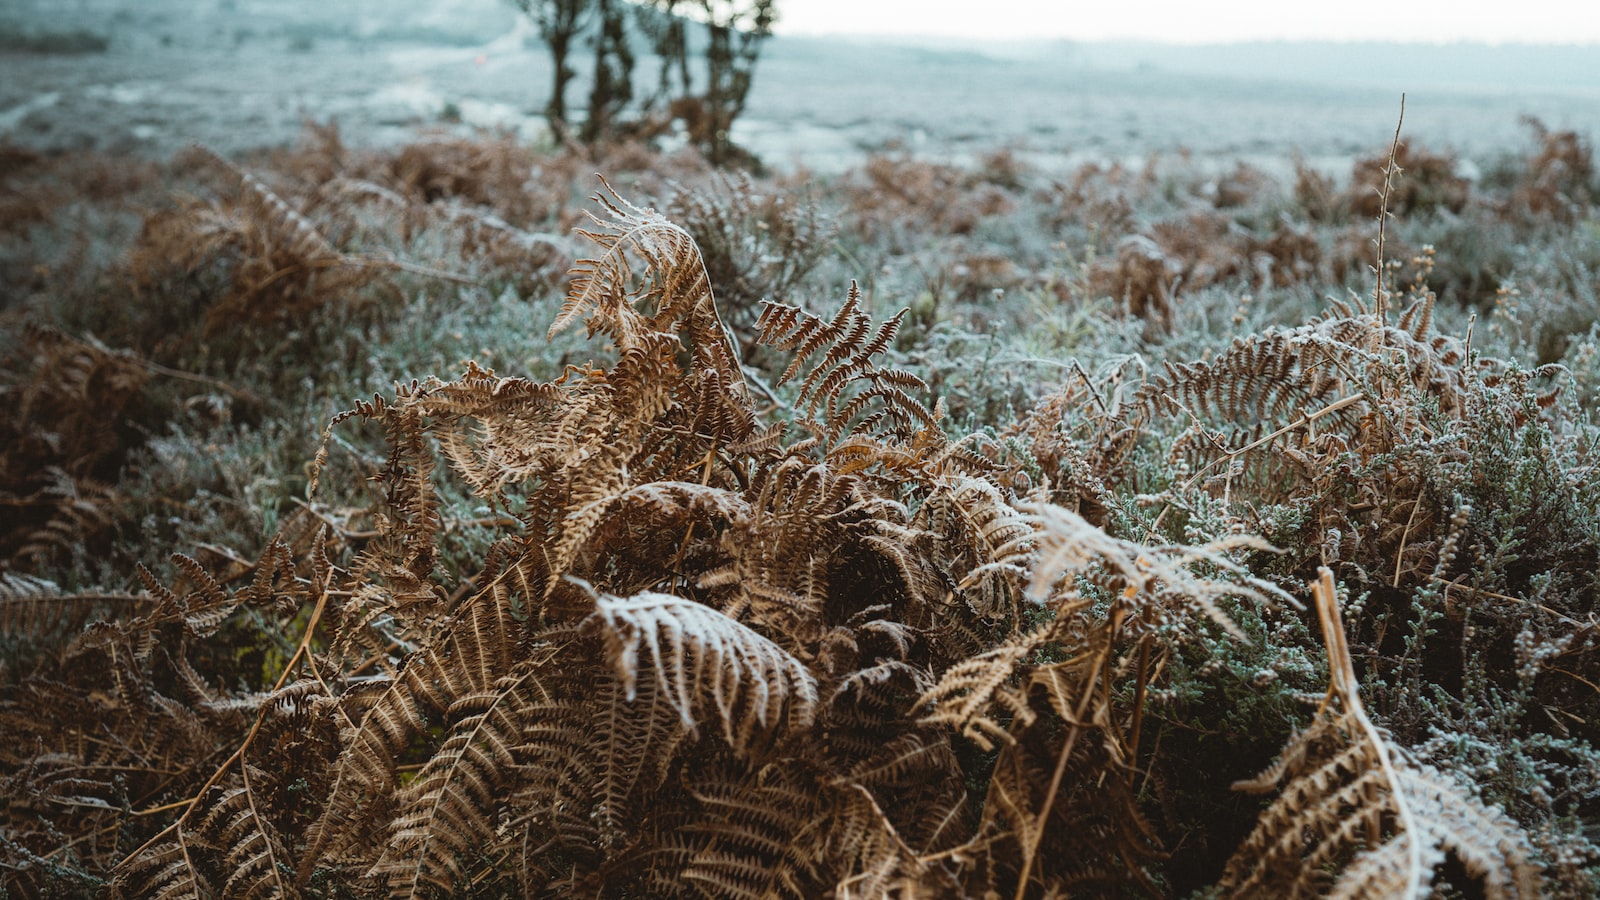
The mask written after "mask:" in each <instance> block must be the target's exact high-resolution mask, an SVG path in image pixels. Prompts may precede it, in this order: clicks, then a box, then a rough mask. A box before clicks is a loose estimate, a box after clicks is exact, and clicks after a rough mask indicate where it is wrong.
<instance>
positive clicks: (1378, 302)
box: [1372, 93, 1406, 351]
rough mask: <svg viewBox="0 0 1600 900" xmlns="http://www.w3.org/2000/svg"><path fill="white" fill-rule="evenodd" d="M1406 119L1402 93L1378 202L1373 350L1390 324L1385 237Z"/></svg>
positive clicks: (1398, 169)
mask: <svg viewBox="0 0 1600 900" xmlns="http://www.w3.org/2000/svg"><path fill="white" fill-rule="evenodd" d="M1405 120H1406V95H1405V94H1403V93H1402V94H1401V95H1400V119H1399V120H1398V121H1396V122H1395V123H1394V141H1393V142H1392V143H1391V144H1390V145H1389V164H1388V165H1387V166H1385V167H1384V170H1383V196H1382V200H1381V202H1380V203H1379V204H1378V283H1377V286H1376V287H1374V288H1373V289H1372V299H1373V301H1374V305H1375V306H1376V314H1377V318H1378V330H1377V332H1376V337H1375V339H1374V344H1373V350H1374V351H1376V350H1377V342H1378V341H1381V340H1382V337H1383V329H1384V328H1385V327H1386V326H1387V325H1388V322H1387V321H1386V317H1385V315H1384V308H1383V301H1384V294H1385V291H1384V283H1383V282H1384V278H1383V273H1384V271H1385V263H1384V259H1383V238H1384V233H1385V231H1386V230H1387V229H1386V227H1385V226H1386V225H1387V223H1388V221H1389V192H1390V190H1391V189H1392V188H1393V187H1394V176H1396V175H1398V174H1400V167H1399V166H1398V165H1396V164H1395V157H1397V156H1398V155H1399V154H1400V126H1401V125H1402V124H1404V123H1405Z"/></svg>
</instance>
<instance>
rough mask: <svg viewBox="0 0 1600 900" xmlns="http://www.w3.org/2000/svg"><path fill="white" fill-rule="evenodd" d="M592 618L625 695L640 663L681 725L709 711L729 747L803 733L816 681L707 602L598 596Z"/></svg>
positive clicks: (754, 748)
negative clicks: (603, 641) (676, 714)
mask: <svg viewBox="0 0 1600 900" xmlns="http://www.w3.org/2000/svg"><path fill="white" fill-rule="evenodd" d="M594 622H595V624H596V626H597V627H598V628H599V629H600V634H601V636H602V637H603V638H604V640H605V643H606V652H607V656H609V657H610V661H611V664H612V666H613V667H615V669H616V673H617V680H618V681H619V682H620V683H621V685H622V688H623V692H624V694H625V695H627V696H629V697H632V696H633V694H634V692H635V691H636V685H637V683H638V681H639V677H640V674H641V669H643V668H644V667H645V666H648V667H649V669H648V670H647V672H648V674H647V675H646V677H654V679H655V681H656V684H657V687H658V688H659V689H660V690H661V691H662V693H663V694H665V695H666V697H667V698H668V702H669V703H670V704H671V705H672V707H673V708H674V709H675V710H676V711H677V712H678V715H679V717H680V718H681V720H682V722H683V725H684V727H685V728H689V729H693V728H695V727H696V726H697V725H698V724H699V722H700V721H703V720H704V719H705V718H706V717H707V716H708V714H711V713H714V715H715V718H716V720H717V724H718V725H719V726H720V730H721V732H722V736H723V739H724V740H725V741H727V743H728V746H729V747H731V748H732V749H733V750H734V752H735V753H739V754H748V753H752V752H758V743H757V740H758V738H761V737H763V736H771V737H779V736H781V735H782V734H784V733H787V732H799V731H804V730H805V729H808V728H810V726H811V723H812V722H813V721H814V720H815V718H816V707H817V682H816V679H815V678H814V677H813V676H812V675H811V673H810V672H809V671H807V670H806V667H805V666H804V665H802V664H801V663H800V662H799V660H797V659H795V658H794V657H793V656H791V655H790V654H789V653H788V652H786V651H785V650H783V648H781V647H779V646H778V645H777V644H774V643H773V642H772V641H770V640H768V639H766V638H764V637H762V636H761V635H759V634H757V633H756V632H754V631H751V630H750V629H749V628H746V627H745V626H743V625H740V624H739V623H738V622H735V621H734V620H732V619H730V618H728V617H727V616H725V615H723V614H721V613H719V612H717V611H716V610H714V609H712V608H710V607H708V606H703V605H701V604H699V603H695V602H693V601H691V600H684V599H682V598H680V597H674V596H671V595H669V594H655V593H641V594H636V595H634V596H632V597H626V598H622V597H609V596H601V597H598V598H597V599H596V600H595V619H594ZM762 743H765V741H762Z"/></svg>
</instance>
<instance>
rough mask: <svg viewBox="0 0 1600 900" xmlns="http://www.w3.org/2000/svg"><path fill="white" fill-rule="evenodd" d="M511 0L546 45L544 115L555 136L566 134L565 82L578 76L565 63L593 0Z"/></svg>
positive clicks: (569, 65)
mask: <svg viewBox="0 0 1600 900" xmlns="http://www.w3.org/2000/svg"><path fill="white" fill-rule="evenodd" d="M511 4H512V5H513V6H515V7H517V8H518V9H520V10H522V12H523V13H524V14H525V15H527V16H528V18H530V19H532V20H533V23H534V25H536V26H537V27H538V29H539V37H541V38H543V39H544V42H545V44H546V45H547V46H548V47H549V48H550V58H551V62H552V64H553V65H554V67H555V70H554V77H553V78H552V79H551V86H550V101H549V103H547V104H545V108H544V115H545V119H546V120H547V121H548V122H549V123H550V131H551V133H552V134H554V135H555V137H556V139H557V140H561V139H563V138H565V137H566V135H567V85H569V84H571V83H572V79H574V78H576V77H578V72H577V70H576V69H574V68H572V66H571V64H570V63H568V61H567V60H568V58H569V57H570V56H571V53H572V49H573V41H574V40H575V39H576V38H577V36H578V33H579V32H580V31H581V30H582V29H583V26H584V24H585V23H586V20H587V19H588V15H587V14H588V12H589V11H590V9H591V8H593V7H594V5H595V4H594V0H511Z"/></svg>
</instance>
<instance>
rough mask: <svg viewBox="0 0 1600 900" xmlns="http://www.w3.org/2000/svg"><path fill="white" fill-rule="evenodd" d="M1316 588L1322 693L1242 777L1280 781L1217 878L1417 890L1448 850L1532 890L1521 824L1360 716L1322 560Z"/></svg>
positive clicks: (1248, 887)
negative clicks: (1324, 669)
mask: <svg viewBox="0 0 1600 900" xmlns="http://www.w3.org/2000/svg"><path fill="white" fill-rule="evenodd" d="M1312 595H1313V597H1314V598H1315V601H1316V606H1317V612H1318V614H1319V617H1320V619H1321V621H1322V628H1323V638H1324V641H1325V642H1326V644H1327V648H1328V667H1329V671H1330V677H1329V688H1328V696H1327V698H1326V700H1325V701H1324V703H1323V707H1322V709H1320V710H1319V711H1318V714H1317V717H1316V719H1315V720H1314V721H1313V722H1312V724H1311V725H1310V726H1309V727H1308V728H1306V729H1305V730H1304V731H1302V732H1300V733H1298V734H1296V735H1295V736H1294V737H1292V738H1291V739H1290V742H1289V744H1288V745H1287V747H1286V748H1285V751H1284V754H1283V755H1282V757H1281V758H1280V760H1279V761H1278V762H1277V763H1275V764H1274V765H1273V766H1272V768H1270V769H1269V770H1268V771H1267V772H1266V773H1263V776H1262V777H1259V778H1257V779H1253V780H1251V781H1249V782H1244V783H1241V784H1240V785H1238V787H1239V788H1240V789H1243V790H1259V789H1260V788H1262V787H1264V786H1266V785H1267V784H1270V783H1282V784H1283V788H1282V792H1281V793H1280V795H1279V796H1278V798H1277V799H1276V800H1275V801H1274V802H1273V803H1272V805H1271V806H1269V807H1268V808H1267V809H1266V810H1265V811H1264V812H1263V813H1262V814H1261V817H1260V818H1259V819H1258V820H1257V824H1256V828H1255V830H1254V831H1253V832H1251V834H1250V836H1249V837H1248V838H1246V839H1245V841H1244V843H1243V844H1241V845H1240V846H1239V849H1238V850H1237V851H1236V852H1235V854H1234V856H1233V858H1232V859H1231V860H1230V861H1229V863H1228V867H1227V870H1226V871H1225V872H1224V874H1223V878H1222V881H1221V882H1220V883H1219V887H1220V888H1221V889H1222V890H1224V891H1226V892H1229V895H1230V896H1240V897H1244V896H1261V895H1263V893H1268V894H1272V895H1274V896H1286V897H1312V896H1321V895H1323V893H1324V891H1325V890H1328V885H1327V884H1326V883H1325V882H1326V880H1327V878H1328V874H1329V873H1330V872H1336V873H1337V879H1336V880H1335V881H1334V882H1333V884H1332V886H1331V890H1329V892H1328V895H1329V896H1334V897H1352V898H1353V897H1404V898H1421V897H1424V896H1427V892H1428V889H1429V887H1430V885H1431V884H1432V879H1433V872H1434V867H1435V866H1436V865H1437V864H1438V863H1439V862H1442V861H1443V860H1444V858H1445V856H1446V854H1449V855H1453V856H1455V857H1456V858H1457V859H1459V860H1460V861H1461V862H1462V864H1463V865H1464V866H1465V868H1466V870H1467V871H1468V872H1469V873H1470V874H1472V875H1474V876H1476V877H1478V878H1479V879H1481V881H1482V884H1483V887H1484V891H1485V894H1486V896H1489V897H1494V898H1529V897H1536V896H1539V895H1540V891H1541V878H1540V875H1539V870H1538V868H1537V866H1535V865H1534V864H1533V863H1532V862H1531V860H1530V851H1529V849H1528V840H1527V836H1526V835H1525V834H1524V833H1523V832H1522V830H1521V828H1520V827H1519V826H1518V825H1517V824H1516V823H1515V822H1513V821H1511V820H1510V819H1509V818H1507V817H1506V816H1505V814H1504V813H1502V812H1500V811H1499V810H1497V809H1494V808H1491V807H1487V806H1485V805H1483V803H1482V802H1481V801H1479V800H1477V799H1476V798H1474V797H1473V796H1472V795H1471V794H1470V792H1468V791H1467V790H1465V789H1464V788H1463V786H1461V785H1460V784H1457V783H1456V782H1455V781H1454V780H1452V779H1450V778H1448V777H1447V776H1445V775H1444V774H1442V773H1440V772H1438V771H1437V770H1435V769H1433V768H1432V767H1429V766H1425V765H1421V764H1418V763H1416V762H1413V761H1412V760H1411V759H1410V758H1409V757H1408V756H1407V754H1406V753H1405V752H1404V750H1403V749H1402V748H1400V747H1398V746H1396V745H1394V744H1393V743H1391V742H1390V740H1389V739H1388V738H1386V737H1385V736H1384V735H1383V734H1382V733H1381V732H1379V731H1378V729H1377V728H1376V727H1375V726H1374V725H1373V724H1372V722H1371V720H1370V719H1368V718H1367V715H1366V711H1365V710H1364V709H1363V707H1362V704H1361V699H1360V695H1359V693H1358V690H1357V682H1356V676H1355V666H1354V664H1353V662H1352V661H1351V658H1350V651H1349V648H1348V645H1347V643H1346V640H1345V634H1344V625H1343V621H1342V617H1341V615H1340V612H1339V600H1338V596H1337V593H1336V591H1335V588H1334V585H1333V573H1332V572H1331V571H1330V570H1328V569H1327V568H1323V569H1322V570H1321V575H1320V578H1319V580H1318V581H1317V583H1316V584H1315V585H1314V586H1313V590H1312ZM1363 846H1365V848H1366V849H1365V850H1362V849H1360V848H1362V847H1363Z"/></svg>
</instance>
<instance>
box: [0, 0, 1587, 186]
mask: <svg viewBox="0 0 1600 900" xmlns="http://www.w3.org/2000/svg"><path fill="white" fill-rule="evenodd" d="M330 6H331V7H334V8H332V9H330V8H329V7H330ZM0 26H4V27H7V28H11V29H21V30H29V29H31V30H34V31H37V30H40V29H42V28H48V29H57V30H60V29H70V28H80V27H81V28H83V29H86V30H88V31H91V32H94V33H97V34H102V35H105V36H106V37H108V38H109V39H110V46H109V49H108V50H107V51H106V52H104V53H95V54H85V55H40V54H29V53H17V52H0V140H9V141H11V142H14V143H18V144H22V145H24V146H31V147H36V148H76V149H87V148H97V149H101V150H109V151H113V152H120V153H134V154H140V155H150V156H161V155H165V154H170V153H171V152H173V151H174V150H177V149H179V148H181V147H182V146H184V145H186V144H188V143H190V142H196V141H198V142H201V143H204V144H207V145H210V146H212V147H214V148H216V149H219V150H222V151H224V152H231V151H238V150H243V149H248V148H254V147H261V146H272V145H279V144H285V143H288V142H291V141H293V140H294V139H295V137H296V135H297V134H298V133H299V132H300V130H301V125H302V123H303V122H304V121H306V120H308V119H311V120H316V121H319V122H326V121H329V120H337V121H338V122H339V124H340V126H341V128H342V130H343V133H344V136H345V138H346V140H347V141H349V142H351V143H355V144H381V143H387V142H393V141H399V140H405V139H409V138H411V137H413V136H414V135H415V134H416V133H417V131H418V130H419V129H452V130H463V129H471V128H474V127H484V128H509V129H514V130H517V131H519V132H520V133H522V134H524V135H526V136H527V137H528V138H530V139H538V138H539V137H540V136H542V134H543V126H542V121H541V120H540V118H539V117H538V116H537V115H536V111H537V110H538V109H540V108H541V107H542V105H543V102H544V99H545V94H546V90H547V86H548V84H549V73H548V71H547V68H548V62H547V58H546V57H545V55H544V54H543V52H542V49H541V47H540V45H539V43H538V42H537V40H536V39H535V38H534V37H533V36H532V35H531V34H530V33H529V31H528V29H527V28H526V23H524V22H520V21H519V20H518V18H517V16H516V15H515V14H513V13H512V11H511V10H510V9H509V6H508V5H507V4H504V3H502V2H500V0H449V2H422V0H403V2H398V3H377V2H375V0H350V2H347V3H344V4H333V5H329V4H314V3H304V2H296V0H277V2H257V3H249V2H242V0H241V2H233V0H217V2H212V3H178V2H175V0H151V2H148V3H144V4H137V5H135V4H131V3H126V2H120V3H119V2H113V0H76V2H73V3H70V4H68V3H64V2H63V3H59V4H58V3H57V2H56V0H50V2H49V3H45V2H43V0H16V4H15V6H14V7H13V10H12V11H11V12H7V13H0ZM652 62H653V61H652V60H650V59H648V58H646V59H642V60H641V65H640V73H639V74H640V78H641V80H642V81H643V80H644V79H648V78H651V77H653V72H652V71H651V66H652ZM580 68H582V65H581V60H580ZM1402 91H1404V92H1406V93H1407V94H1408V99H1407V108H1406V126H1405V132H1406V134H1407V135H1408V136H1409V137H1410V138H1412V139H1413V140H1416V141H1420V142H1422V143H1424V144H1426V145H1428V146H1429V147H1431V148H1436V149H1447V150H1451V151H1453V152H1455V153H1456V154H1458V155H1459V156H1460V157H1461V158H1462V160H1463V165H1464V167H1465V168H1466V169H1467V170H1468V172H1467V174H1471V171H1472V170H1473V169H1474V168H1476V167H1478V166H1480V165H1481V164H1483V163H1484V162H1486V161H1488V160H1489V159H1490V158H1492V157H1493V156H1494V155H1495V154H1497V153H1501V152H1505V151H1506V150H1507V149H1509V148H1513V147H1517V146H1520V145H1521V144H1522V143H1525V141H1526V139H1527V138H1526V132H1525V130H1524V128H1523V126H1522V125H1521V124H1520V117H1521V116H1524V115H1531V116H1535V117H1538V118H1539V119H1541V120H1543V121H1544V122H1545V123H1546V124H1547V125H1549V126H1551V127H1553V128H1572V129H1575V130H1577V131H1578V132H1579V133H1580V134H1585V135H1589V136H1591V137H1592V136H1593V135H1594V134H1595V133H1596V131H1597V130H1600V48H1528V47H1499V48H1491V47H1482V46H1478V47H1439V46H1427V45H1419V46H1402V45H1398V44H1378V43H1375V44H1362V45H1335V44H1325V45H1241V46H1236V47H1229V48H1177V49H1175V48H1163V47H1157V46H1152V45H1144V46H1139V45H1072V44H1065V43H1057V44H1044V43H1040V44H1033V45H1011V46H1004V45H986V46H977V47H958V46H952V45H949V44H944V45H938V44H931V43H926V42H924V43H920V44H919V43H913V42H909V41H899V42H886V41H881V40H880V41H870V40H865V39H850V40H827V39H818V38H780V39H778V40H775V41H774V42H773V43H772V44H770V45H769V47H768V50H767V52H766V53H765V55H764V57H763V59H762V61H761V64H760V67H759V69H758V71H757V77H756V83H755V89H754V92H753V95H752V97H751V99H750V104H749V108H748V111H747V113H746V114H745V116H744V118H743V119H742V120H740V122H739V123H738V125H737V132H736V136H737V139H738V140H739V141H740V142H741V143H742V144H744V145H745V146H747V147H748V148H750V149H751V150H753V151H754V152H755V153H757V154H758V155H759V156H760V157H761V158H762V159H763V160H765V161H766V162H767V163H768V164H769V165H771V166H773V167H775V168H778V169H793V168H796V167H805V168H807V169H809V170H812V171H816V172H821V173H827V172H833V171H838V170H841V169H844V168H846V167H849V166H851V165H854V164H856V163H858V162H860V161H861V160H862V159H863V158H864V157H865V156H866V155H867V154H869V153H873V152H881V151H884V150H889V149H894V150H898V151H902V152H908V153H913V154H916V155H918V156H921V157H925V158H929V159H936V160H949V161H956V162H960V161H962V160H964V159H965V158H969V157H971V156H974V155H977V154H979V153H983V152H987V151H989V150H992V149H993V148H995V147H996V146H1007V147H1010V148H1012V149H1013V151H1014V152H1016V153H1017V154H1018V155H1019V156H1021V157H1022V158H1024V159H1026V160H1028V161H1030V162H1031V163H1033V164H1034V165H1036V166H1038V167H1039V168H1041V169H1043V170H1045V171H1046V172H1052V171H1055V170H1062V171H1065V170H1068V169H1071V168H1073V167H1075V166H1077V165H1078V164H1080V163H1082V162H1086V161H1091V160H1093V161H1105V160H1118V161H1127V160H1140V159H1143V158H1145V157H1147V156H1149V155H1150V154H1152V153H1162V154H1186V155H1189V156H1191V157H1192V158H1193V159H1195V160H1197V161H1198V162H1199V163H1200V164H1202V165H1216V166H1219V167H1222V166H1231V165H1232V163H1233V161H1235V160H1241V159H1242V160H1245V161H1248V162H1251V163H1253V164H1256V165H1258V166H1260V167H1262V168H1265V169H1267V170H1269V171H1272V170H1279V171H1282V170H1284V169H1286V168H1287V167H1289V166H1290V165H1291V164H1292V160H1293V159H1294V158H1295V157H1296V156H1298V157H1299V158H1302V159H1304V160H1305V161H1306V162H1308V163H1310V164H1311V165H1312V166H1314V167H1316V168H1319V169H1324V170H1326V171H1329V172H1330V173H1341V174H1342V173H1347V172H1348V171H1349V161H1350V159H1351V158H1353V157H1354V156H1356V155H1360V154H1367V153H1370V152H1372V151H1373V150H1374V149H1375V148H1377V147H1379V146H1382V145H1384V144H1386V143H1387V141H1388V138H1389V136H1390V135H1391V134H1392V132H1393V129H1394V125H1395V117H1396V115H1397V113H1398V109H1399V100H1400V94H1401V92H1402ZM581 92H582V86H581V85H580V86H578V87H575V88H574V90H573V96H572V100H573V102H574V105H576V106H578V107H580V108H581V105H582V104H581ZM642 92H643V87H642V89H641V93H642Z"/></svg>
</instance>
